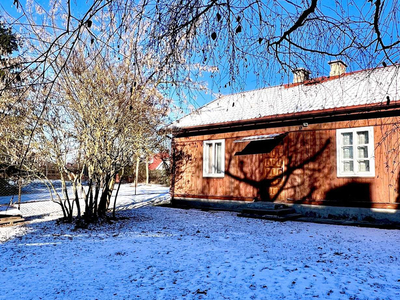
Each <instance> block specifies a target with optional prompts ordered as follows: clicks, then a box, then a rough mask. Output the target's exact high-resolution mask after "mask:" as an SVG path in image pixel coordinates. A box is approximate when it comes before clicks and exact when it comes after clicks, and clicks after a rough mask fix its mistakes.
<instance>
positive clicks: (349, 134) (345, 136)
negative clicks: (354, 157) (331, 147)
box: [342, 132, 353, 146]
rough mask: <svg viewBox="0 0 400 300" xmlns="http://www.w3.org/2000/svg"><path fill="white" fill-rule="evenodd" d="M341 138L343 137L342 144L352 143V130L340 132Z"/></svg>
mask: <svg viewBox="0 0 400 300" xmlns="http://www.w3.org/2000/svg"><path fill="white" fill-rule="evenodd" d="M342 138H343V145H345V146H347V145H353V133H352V132H346V133H342Z"/></svg>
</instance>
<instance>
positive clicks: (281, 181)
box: [225, 138, 331, 202]
mask: <svg viewBox="0 0 400 300" xmlns="http://www.w3.org/2000/svg"><path fill="white" fill-rule="evenodd" d="M330 144H331V139H330V138H329V139H327V140H326V141H325V143H324V144H323V145H322V146H321V147H320V148H319V149H318V151H316V152H315V153H313V154H312V155H309V156H308V157H307V158H305V159H302V160H299V157H297V156H296V155H297V151H298V149H299V147H298V145H297V143H295V142H292V143H290V146H288V147H290V148H292V149H287V153H293V155H289V156H288V157H287V158H286V157H285V151H283V152H282V153H281V154H280V155H279V157H277V158H278V160H279V159H280V160H286V162H287V163H286V167H285V168H284V169H283V170H282V171H281V172H279V174H274V172H273V170H274V169H275V170H276V169H277V168H276V167H274V166H271V167H268V166H266V167H265V166H264V165H263V164H260V165H259V166H258V168H264V169H265V171H266V174H263V176H262V177H261V178H258V179H256V178H255V176H254V174H253V172H252V171H254V170H251V169H248V168H246V166H245V163H244V162H243V161H240V162H239V163H238V165H237V166H234V167H233V168H231V166H232V164H233V161H232V160H233V159H234V158H233V157H230V159H229V161H228V166H227V168H226V170H225V175H227V176H229V177H231V178H233V179H235V180H237V181H239V182H244V183H246V184H248V185H250V186H252V187H253V188H255V190H256V191H257V195H256V197H255V198H256V199H255V200H257V201H268V202H274V201H276V200H277V199H278V198H279V196H280V194H281V193H282V191H283V190H284V189H285V188H287V185H288V182H289V179H290V178H291V177H292V175H294V174H295V172H296V171H298V170H304V169H305V168H306V167H307V168H308V171H309V173H314V174H320V172H321V170H322V169H323V168H324V164H323V163H320V164H316V162H317V161H318V160H320V159H321V157H322V156H323V153H324V152H325V150H326V149H327V148H328V147H329V145H330ZM269 151H272V149H270V150H269ZM258 155H260V154H258ZM266 159H268V155H267V156H266ZM261 160H262V159H261ZM230 169H233V170H235V171H234V172H235V173H236V172H237V174H235V173H233V172H231V171H229V170H230ZM302 184H303V183H302V181H300V182H298V183H297V185H298V186H296V183H291V185H290V187H291V188H296V187H299V186H300V185H302ZM272 189H274V190H275V191H274V193H271V190H272ZM315 189H316V187H315V183H313V182H308V193H307V195H305V196H304V197H309V196H310V195H311V194H312V193H313V192H314V190H315Z"/></svg>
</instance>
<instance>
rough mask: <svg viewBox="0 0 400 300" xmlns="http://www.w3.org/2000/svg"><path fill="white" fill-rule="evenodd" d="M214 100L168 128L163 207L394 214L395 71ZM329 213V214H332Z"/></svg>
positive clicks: (398, 139)
mask: <svg viewBox="0 0 400 300" xmlns="http://www.w3.org/2000/svg"><path fill="white" fill-rule="evenodd" d="M330 65H331V73H330V74H329V76H326V77H320V78H313V79H310V78H309V74H310V73H309V72H308V71H307V70H305V69H297V70H295V72H294V81H293V83H291V84H286V85H279V86H274V87H270V88H265V89H260V90H254V91H249V92H243V93H238V94H233V95H228V96H222V97H220V98H218V99H215V100H214V101H212V102H210V103H209V104H207V105H205V106H203V107H201V108H199V109H198V110H196V111H194V112H192V113H191V114H189V115H187V116H185V117H183V118H181V119H180V120H178V121H176V122H175V124H174V138H173V179H172V186H171V194H172V199H173V201H175V202H177V201H185V203H186V204H188V203H189V204H190V203H191V201H192V202H193V203H195V202H196V203H198V202H203V203H214V204H221V205H223V204H228V203H230V204H232V203H248V202H255V201H266V202H275V203H283V204H287V205H291V206H294V207H296V208H297V209H300V210H301V209H304V208H308V209H309V210H310V209H311V210H314V211H317V212H319V213H321V212H322V210H320V208H324V211H325V212H329V213H331V211H333V210H335V209H336V212H337V213H339V214H348V215H350V212H352V213H353V214H356V215H357V214H365V213H366V210H367V211H374V210H375V211H376V210H377V211H380V212H382V213H387V215H388V216H389V215H393V216H394V215H397V209H398V208H399V204H400V177H399V173H400V167H399V163H400V155H399V149H400V148H399V147H400V66H399V65H394V66H389V67H382V68H376V69H370V70H362V71H357V72H352V73H346V64H345V63H344V62H342V61H333V62H330ZM333 208H335V209H333Z"/></svg>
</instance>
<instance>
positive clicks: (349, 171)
mask: <svg viewBox="0 0 400 300" xmlns="http://www.w3.org/2000/svg"><path fill="white" fill-rule="evenodd" d="M336 143H337V175H338V177H374V176H375V159H374V128H373V127H359V128H352V129H338V130H337V131H336Z"/></svg>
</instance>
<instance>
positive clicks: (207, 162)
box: [203, 140, 225, 177]
mask: <svg viewBox="0 0 400 300" xmlns="http://www.w3.org/2000/svg"><path fill="white" fill-rule="evenodd" d="M224 168H225V140H214V141H204V142H203V177H224Z"/></svg>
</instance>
